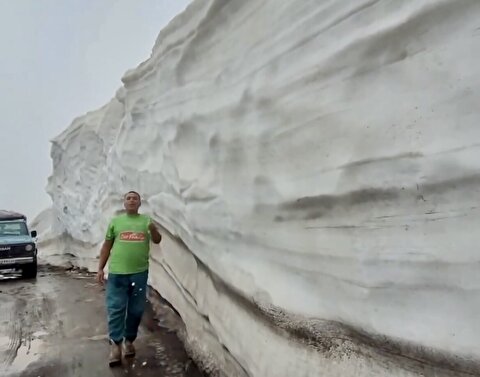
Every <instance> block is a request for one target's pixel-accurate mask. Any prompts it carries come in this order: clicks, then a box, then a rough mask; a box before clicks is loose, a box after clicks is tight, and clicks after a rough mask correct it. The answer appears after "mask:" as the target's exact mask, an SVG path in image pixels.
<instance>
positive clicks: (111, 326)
mask: <svg viewBox="0 0 480 377" xmlns="http://www.w3.org/2000/svg"><path fill="white" fill-rule="evenodd" d="M123 205H124V207H125V210H126V213H125V214H123V215H120V216H117V217H114V218H113V219H112V220H111V221H110V224H109V226H108V230H107V233H106V236H105V241H104V243H103V246H102V249H101V251H100V261H99V264H98V273H97V280H98V282H99V283H100V284H103V283H104V282H105V275H104V271H103V270H104V268H105V265H106V263H107V261H108V260H109V259H110V262H109V266H108V281H107V289H106V303H107V311H108V330H109V336H110V344H111V349H110V356H109V364H110V366H114V365H116V364H119V363H120V362H121V358H122V344H123V355H124V356H125V357H132V356H134V355H135V347H134V345H133V342H134V341H135V339H136V337H137V333H138V326H139V325H140V320H141V318H142V315H143V311H144V308H145V301H146V292H147V280H148V260H149V250H150V239H151V240H152V241H153V243H156V244H158V243H160V241H161V239H162V236H161V235H160V233H159V232H158V230H157V228H156V227H155V224H154V223H153V222H152V220H151V219H150V218H149V217H148V216H145V215H141V214H139V213H138V209H139V208H140V205H141V198H140V195H139V194H138V193H137V192H135V191H129V192H128V193H126V194H125V196H124V202H123Z"/></svg>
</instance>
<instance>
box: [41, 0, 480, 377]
mask: <svg viewBox="0 0 480 377" xmlns="http://www.w3.org/2000/svg"><path fill="white" fill-rule="evenodd" d="M479 19H480V2H478V1H477V0H464V1H463V0H462V1H457V0H443V1H433V0H405V1H401V2H398V1H387V0H384V1H379V0H351V1H333V0H332V1H327V0H324V1H320V2H319V1H277V0H275V1H274V0H269V1H261V2H259V1H253V0H251V1H233V0H232V1H226V0H223V1H222V0H197V1H195V2H193V3H192V4H191V5H190V6H189V7H188V8H187V10H186V11H185V12H184V13H183V14H181V15H179V16H178V17H177V18H176V19H175V20H173V21H172V22H171V24H170V25H169V26H168V27H167V28H166V29H165V30H163V31H162V32H161V33H160V35H159V37H158V40H157V42H156V44H155V47H154V49H153V52H152V56H151V57H150V59H148V60H147V61H145V62H144V63H142V64H141V65H140V66H139V67H138V68H136V69H135V70H132V71H129V72H128V73H127V74H126V75H125V76H124V78H123V82H124V87H123V88H121V89H120V90H119V91H118V92H117V95H116V96H115V98H114V99H113V100H112V101H111V102H110V103H109V104H108V105H106V106H105V107H103V108H102V109H99V110H97V111H95V112H92V113H89V114H87V115H86V116H83V117H80V118H78V119H76V120H75V121H74V122H73V124H72V125H71V126H70V127H69V128H68V129H67V130H66V131H65V132H64V133H63V134H61V135H60V136H58V137H57V138H56V139H55V140H53V145H52V159H53V175H52V177H51V178H50V182H49V186H48V192H49V193H50V195H51V196H52V199H53V203H54V204H53V209H52V210H51V212H50V213H49V214H48V216H49V217H50V219H51V220H45V221H43V218H46V217H47V216H46V215H45V216H41V217H40V219H39V223H40V224H42V223H45V222H46V223H48V224H47V225H43V226H44V227H46V228H48V229H49V231H48V232H44V233H43V234H42V235H41V236H42V237H44V240H46V241H45V242H46V245H45V248H44V249H42V253H43V254H42V255H43V257H44V259H45V260H47V261H48V260H54V259H55V258H58V257H59V256H58V254H59V253H60V254H67V255H68V256H69V260H70V261H71V262H72V263H77V264H80V265H83V266H87V267H89V268H92V269H93V268H95V266H96V259H95V258H96V255H97V254H98V250H99V243H100V242H101V240H102V238H103V234H104V232H105V229H106V224H107V221H108V218H109V217H110V216H111V215H113V214H114V212H115V211H116V210H119V209H121V200H122V197H121V194H122V193H123V192H125V191H126V190H129V189H136V190H138V191H139V192H141V193H142V194H143V195H144V197H145V200H144V206H143V210H144V212H146V213H149V214H151V215H152V217H153V218H154V219H155V220H156V221H157V222H158V223H159V224H161V226H162V227H163V229H164V234H165V235H166V239H165V241H164V242H163V243H162V247H161V249H159V248H154V249H153V251H152V270H151V283H152V285H153V286H154V287H155V288H156V289H157V290H158V291H159V292H160V293H162V295H164V296H165V297H166V298H167V299H168V300H169V301H170V302H171V303H172V304H173V305H174V306H175V307H176V308H177V310H178V311H179V313H180V314H181V316H182V318H183V320H184V322H185V326H186V327H185V334H184V335H185V341H186V343H187V344H188V345H189V347H190V348H191V351H192V352H193V353H194V354H195V355H196V357H197V358H199V359H201V360H202V361H203V362H204V364H205V366H206V367H207V368H209V369H210V370H217V371H218V370H221V371H223V372H222V373H224V374H225V375H228V376H255V377H269V376H272V377H273V376H275V377H279V376H320V375H322V376H329V377H332V376H342V377H345V376H357V377H358V376H387V375H388V376H417V375H433V374H434V373H436V374H435V375H436V376H443V375H454V376H460V375H463V374H465V375H467V373H468V372H471V373H474V372H478V371H479V370H480V368H478V364H477V362H478V361H479V359H480V343H479V341H478V339H480V322H479V321H478V313H479V312H480V294H479V293H480V292H479V289H480V274H479V272H478V265H479V260H480V258H479V254H478V252H477V248H478V244H479V241H480V240H479V236H478V234H479V233H478V231H476V228H477V227H479V226H480V221H479V220H478V219H479V215H480V210H479V206H478V204H477V201H478V197H479V194H480V193H479V191H480V185H479V183H480V174H479V173H480V170H479V168H480V158H479V157H480V149H479V147H480V127H479V125H478V123H479V120H480V118H479V115H478V104H479V103H480V95H479V89H480V69H479V66H480V65H479V64H478V62H479V61H480V29H479V28H480V24H479V21H478V20H479ZM56 254H57V255H56Z"/></svg>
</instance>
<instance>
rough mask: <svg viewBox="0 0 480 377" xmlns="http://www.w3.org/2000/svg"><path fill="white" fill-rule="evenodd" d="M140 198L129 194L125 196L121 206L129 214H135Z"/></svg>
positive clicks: (132, 193) (131, 193)
mask: <svg viewBox="0 0 480 377" xmlns="http://www.w3.org/2000/svg"><path fill="white" fill-rule="evenodd" d="M140 204H141V202H140V197H139V196H138V195H137V194H135V193H134V192H129V193H128V194H126V195H125V198H124V200H123V206H124V207H125V209H126V210H127V211H129V212H137V211H138V209H139V208H140Z"/></svg>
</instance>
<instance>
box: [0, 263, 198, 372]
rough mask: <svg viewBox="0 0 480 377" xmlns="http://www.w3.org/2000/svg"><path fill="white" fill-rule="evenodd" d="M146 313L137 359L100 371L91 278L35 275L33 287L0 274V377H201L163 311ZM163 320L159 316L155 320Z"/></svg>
mask: <svg viewBox="0 0 480 377" xmlns="http://www.w3.org/2000/svg"><path fill="white" fill-rule="evenodd" d="M155 305H156V308H157V309H158V308H159V307H160V311H162V307H163V309H164V311H165V313H160V316H159V317H158V319H157V318H156V317H155V316H154V315H153V311H152V310H151V308H149V309H148V310H147V313H146V315H145V316H144V320H143V323H142V326H141V329H140V333H139V338H138V340H137V341H136V342H135V345H136V348H137V356H136V357H135V358H133V359H129V360H124V361H123V363H122V366H118V367H115V368H109V366H108V352H109V346H108V336H107V327H106V314H105V306H104V291H103V288H102V287H100V286H98V285H97V284H96V283H95V282H94V279H93V277H92V276H91V275H88V274H81V273H74V272H69V273H67V272H63V271H53V270H42V271H40V272H39V275H38V277H37V279H36V280H21V279H18V278H15V277H14V276H11V275H10V276H9V275H6V276H4V275H1V274H0V376H1V377H57V376H58V377H100V376H101V377H109V376H123V377H125V376H143V377H153V376H165V377H167V376H172V377H177V376H178V377H203V375H202V374H201V373H200V372H199V370H198V368H197V367H196V365H195V364H194V363H193V362H192V361H191V360H190V359H189V358H188V356H187V354H186V353H185V350H184V348H183V346H182V344H181V342H180V341H179V340H178V338H177V336H176V335H175V332H174V331H173V330H174V329H173V327H175V325H174V324H173V322H172V321H171V320H169V319H168V318H169V316H170V317H171V313H172V311H171V310H170V309H169V308H168V306H167V305H165V304H163V305H162V304H161V303H160V304H159V303H158V302H156V303H155ZM163 314H165V316H163Z"/></svg>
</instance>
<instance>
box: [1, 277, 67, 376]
mask: <svg viewBox="0 0 480 377" xmlns="http://www.w3.org/2000/svg"><path fill="white" fill-rule="evenodd" d="M6 288H7V289H6V291H7V292H5V296H4V297H2V302H5V301H6V302H7V305H8V306H9V309H7V308H6V307H4V305H2V310H0V319H1V318H5V319H7V318H8V320H7V321H5V322H4V325H5V326H7V327H8V328H7V329H6V331H5V332H4V333H7V334H8V335H7V337H8V345H7V347H6V350H5V351H3V352H1V353H0V366H1V367H2V369H4V370H5V371H6V372H8V371H13V370H14V369H17V368H16V367H23V366H24V365H25V364H28V363H30V362H31V361H34V360H35V348H34V347H33V346H34V345H35V344H38V343H40V341H39V340H38V336H39V334H43V333H45V334H46V333H47V331H48V330H49V329H50V328H58V327H53V326H50V324H51V323H52V321H54V319H55V318H56V316H55V311H56V310H55V304H54V301H53V300H52V298H51V297H49V295H48V294H47V293H46V292H44V291H43V290H41V289H40V290H39V289H38V288H39V286H38V285H35V284H31V283H30V282H25V285H23V286H21V287H18V288H16V289H13V290H11V291H9V289H8V288H9V287H8V283H7V287H6ZM2 293H3V292H2ZM2 296H3V295H2ZM19 296H22V297H19ZM12 300H13V302H11V301H12ZM8 301H10V303H8ZM7 305H6V306H7ZM2 322H3V321H2ZM60 329H61V328H60ZM35 342H37V343H35ZM15 364H17V365H15Z"/></svg>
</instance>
